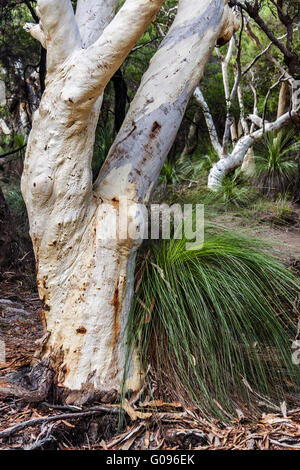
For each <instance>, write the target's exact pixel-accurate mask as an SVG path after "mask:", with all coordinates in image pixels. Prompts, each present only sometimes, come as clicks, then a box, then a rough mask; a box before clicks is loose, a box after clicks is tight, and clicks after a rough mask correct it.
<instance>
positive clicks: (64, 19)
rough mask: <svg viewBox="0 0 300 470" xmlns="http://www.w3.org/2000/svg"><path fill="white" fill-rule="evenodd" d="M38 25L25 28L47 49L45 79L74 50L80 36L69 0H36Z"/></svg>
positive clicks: (77, 47)
mask: <svg viewBox="0 0 300 470" xmlns="http://www.w3.org/2000/svg"><path fill="white" fill-rule="evenodd" d="M37 14H38V16H39V18H40V23H39V25H34V26H33V25H32V24H27V25H26V26H25V29H26V30H27V31H28V32H29V33H30V34H31V35H32V36H33V37H34V38H36V39H38V40H39V41H40V42H41V44H42V46H43V47H44V48H45V49H47V73H48V75H47V79H49V76H51V75H52V74H53V73H54V72H55V71H56V69H57V67H58V66H59V65H61V64H63V63H64V61H65V60H66V59H67V58H68V57H69V56H70V55H71V54H72V53H73V52H74V51H75V50H76V49H80V48H81V37H80V33H79V29H78V26H77V23H76V20H75V16H74V11H73V7H72V4H71V2H70V0H38V1H37Z"/></svg>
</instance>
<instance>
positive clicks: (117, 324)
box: [112, 281, 120, 347]
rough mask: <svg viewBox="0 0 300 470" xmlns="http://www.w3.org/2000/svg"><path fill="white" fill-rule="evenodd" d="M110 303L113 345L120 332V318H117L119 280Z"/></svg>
mask: <svg viewBox="0 0 300 470" xmlns="http://www.w3.org/2000/svg"><path fill="white" fill-rule="evenodd" d="M112 305H113V307H114V336H113V347H114V346H115V344H116V343H117V341H118V338H119V334H120V319H119V313H120V312H119V310H120V291H119V281H118V284H117V287H116V288H115V292H114V296H113V299H112Z"/></svg>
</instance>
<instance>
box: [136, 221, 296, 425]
mask: <svg viewBox="0 0 300 470" xmlns="http://www.w3.org/2000/svg"><path fill="white" fill-rule="evenodd" d="M218 232H219V233H218ZM264 249H265V247H264V245H262V243H261V242H257V241H256V240H254V239H251V238H245V237H242V236H241V235H238V234H236V233H232V232H226V231H221V233H220V229H216V227H208V228H207V230H206V239H205V243H204V246H203V248H202V249H201V250H198V251H186V250H185V241H184V240H171V241H169V242H168V241H164V242H162V243H161V244H160V245H158V246H157V245H153V246H152V248H151V255H150V256H149V257H148V258H147V259H145V260H141V264H140V273H143V275H142V281H141V282H139V283H138V286H139V287H138V291H137V294H136V299H135V303H134V306H133V310H132V312H131V316H130V320H129V323H128V348H129V351H130V350H131V349H132V348H137V349H138V351H139V354H140V359H141V362H142V364H143V367H144V368H145V370H146V369H147V366H148V364H149V363H150V364H151V367H152V370H154V371H155V376H156V380H157V381H158V389H159V393H160V394H161V395H165V394H166V393H167V394H168V396H171V398H172V399H173V398H174V399H176V400H178V399H179V400H184V401H185V403H190V404H193V405H195V406H197V407H198V408H199V409H200V410H201V411H203V412H204V413H206V414H207V415H211V414H213V415H214V416H216V415H219V416H222V417H224V416H225V415H226V416H227V417H228V415H230V414H232V413H233V412H234V410H235V409H236V408H237V407H239V408H241V409H243V411H244V413H247V412H250V411H251V412H252V413H253V412H254V411H255V409H256V408H257V406H258V404H257V400H256V399H255V396H256V395H255V394H259V395H260V396H263V397H265V399H266V400H275V401H276V404H278V403H279V402H280V400H282V399H283V397H285V395H286V393H287V391H288V389H289V386H290V384H292V383H295V382H298V381H299V379H298V378H297V374H298V375H299V371H298V370H297V369H296V366H293V364H292V360H291V355H292V354H291V339H294V338H295V335H296V329H295V326H294V324H293V322H292V320H291V314H292V312H293V302H294V299H295V297H296V296H297V295H298V294H299V283H298V282H297V280H296V279H295V278H294V277H293V275H292V274H291V273H290V272H289V271H288V270H287V269H285V268H284V267H283V266H281V265H280V264H279V263H277V262H276V261H275V260H274V259H273V258H272V257H270V256H269V255H268V254H267V253H266V252H265V251H264ZM158 268H159V269H158ZM162 273H163V275H162ZM153 299H155V302H153ZM150 311H151V314H149V312H150ZM245 383H247V384H250V386H251V388H252V390H253V391H254V392H255V393H254V394H252V393H250V391H249V387H247V386H245ZM250 395H251V396H250ZM257 396H258V395H257ZM260 401H261V400H260ZM221 409H222V410H223V411H222V410H221Z"/></svg>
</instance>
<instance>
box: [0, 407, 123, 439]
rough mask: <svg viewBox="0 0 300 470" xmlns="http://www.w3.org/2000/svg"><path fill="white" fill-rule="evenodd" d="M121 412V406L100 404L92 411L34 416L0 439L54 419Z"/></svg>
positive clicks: (0, 435)
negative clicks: (42, 416)
mask: <svg viewBox="0 0 300 470" xmlns="http://www.w3.org/2000/svg"><path fill="white" fill-rule="evenodd" d="M119 412H120V408H119V407H109V406H98V407H97V409H95V408H94V409H93V410H92V411H82V412H80V413H62V414H59V415H55V416H47V417H45V418H34V419H30V420H28V421H24V422H23V423H18V424H15V426H12V427H10V428H8V429H5V430H4V431H1V432H0V439H3V438H6V437H9V436H11V435H12V434H15V433H16V432H19V431H21V430H22V429H25V428H28V427H31V426H37V425H38V424H45V423H50V422H52V421H60V420H62V419H74V418H82V417H85V416H96V415H98V414H101V413H112V414H118V413H119Z"/></svg>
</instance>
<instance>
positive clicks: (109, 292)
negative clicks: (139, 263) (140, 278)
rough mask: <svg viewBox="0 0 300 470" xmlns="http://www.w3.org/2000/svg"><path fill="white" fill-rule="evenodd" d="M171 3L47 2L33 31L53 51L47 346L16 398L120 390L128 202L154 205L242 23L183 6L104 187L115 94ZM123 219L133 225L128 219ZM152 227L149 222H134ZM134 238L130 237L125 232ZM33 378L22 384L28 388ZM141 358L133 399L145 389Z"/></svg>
mask: <svg viewBox="0 0 300 470" xmlns="http://www.w3.org/2000/svg"><path fill="white" fill-rule="evenodd" d="M163 3H164V1H163V0H126V2H125V3H124V5H123V6H122V8H121V9H120V10H119V12H118V13H117V14H116V15H115V16H114V11H115V8H116V6H117V1H116V0H78V2H77V11H76V14H74V11H73V8H72V5H71V2H70V1H69V0H38V2H37V13H38V16H39V18H40V23H39V25H27V30H28V31H29V32H30V33H31V34H32V35H33V36H34V37H35V38H36V39H38V40H39V41H40V42H41V44H42V45H43V46H44V47H45V48H46V49H47V77H46V90H45V92H44V94H43V97H42V100H41V103H40V107H39V109H38V110H37V112H36V113H35V115H34V118H33V123H32V131H31V134H30V137H29V141H28V146H27V153H26V158H25V164H24V173H23V177H22V193H23V196H24V199H25V201H26V205H27V209H28V215H29V221H30V234H31V238H32V241H33V245H34V251H35V257H36V270H37V283H38V289H39V295H40V298H41V299H42V300H43V302H44V317H45V318H44V326H45V336H44V337H43V338H42V340H41V342H40V348H39V351H38V352H37V353H36V355H35V359H34V362H33V364H32V365H31V368H29V369H28V370H27V371H26V374H27V376H26V381H27V386H26V390H25V388H24V385H23V384H24V377H22V374H20V373H19V374H17V375H15V376H14V377H13V378H12V377H6V378H5V379H4V380H2V385H1V390H2V393H5V394H9V393H10V394H15V395H21V396H22V397H23V398H26V397H28V398H29V399H31V400H33V399H34V400H39V399H43V398H44V397H45V395H46V394H47V391H48V389H49V386H50V384H51V382H53V381H54V383H55V384H56V386H57V388H56V389H57V390H60V391H62V396H63V398H64V399H65V400H66V401H67V402H68V403H71V402H72V403H82V402H84V401H86V400H87V399H90V398H92V397H95V395H99V394H100V395H101V394H102V393H105V392H107V391H110V390H117V391H119V390H120V387H121V383H122V378H123V370H124V361H125V355H126V354H125V338H124V337H125V332H124V330H125V325H126V321H127V316H128V313H129V310H130V306H131V300H132V296H133V275H134V266H135V257H136V252H137V249H138V247H139V245H140V242H141V241H140V240H138V241H137V240H134V239H132V238H131V237H130V236H129V234H127V236H126V237H124V239H123V238H118V237H117V239H114V238H113V237H110V236H108V237H105V232H106V231H110V229H111V223H112V222H111V221H112V220H113V216H114V215H116V214H119V209H120V198H126V200H127V201H128V204H130V203H136V202H138V203H142V204H147V201H148V199H149V196H150V194H151V190H152V188H153V186H154V184H155V182H156V180H157V178H158V175H159V173H160V170H161V167H162V165H163V163H164V160H165V158H166V157H167V154H168V152H169V150H170V148H171V146H172V143H173V141H174V139H175V137H176V134H177V131H178V128H179V126H180V123H181V120H182V117H183V115H184V112H185V109H186V106H187V103H188V101H189V99H190V97H191V95H192V93H193V92H194V89H195V87H196V85H197V84H198V82H199V80H200V78H201V77H202V75H203V71H204V67H205V65H206V63H207V61H208V59H209V57H210V54H211V53H212V51H213V48H214V46H215V44H216V42H217V40H218V39H219V38H220V37H221V38H223V41H224V42H226V41H227V40H229V39H230V38H231V36H232V34H233V32H234V29H235V25H236V23H235V22H234V20H233V14H232V12H231V9H230V8H229V7H228V5H227V1H226V0H194V1H193V2H191V1H190V0H180V1H179V5H178V13H177V16H176V18H175V20H174V22H173V24H172V26H171V28H170V30H169V32H168V34H167V35H166V37H165V38H164V40H163V41H162V43H161V46H160V47H159V49H158V51H157V53H156V54H155V56H154V57H153V59H152V60H151V62H150V65H149V68H148V70H147V72H146V73H145V75H144V77H143V79H142V82H141V84H140V87H139V89H138V91H137V94H136V96H135V98H134V100H133V102H132V103H131V106H130V109H129V112H128V114H127V116H126V118H125V121H124V123H123V126H122V128H121V129H120V132H119V134H118V135H117V137H116V140H115V142H114V144H113V146H112V148H111V150H110V152H109V154H108V156H107V159H106V162H105V163H104V165H103V167H102V169H101V171H100V173H99V176H98V178H97V180H96V182H95V183H94V184H93V182H92V172H91V159H92V154H93V144H94V138H95V129H96V125H97V121H98V118H99V113H100V108H101V101H102V100H101V95H102V93H103V91H104V89H105V86H106V85H107V83H108V82H109V80H110V79H111V77H112V76H113V75H114V73H115V72H116V71H117V70H118V68H119V67H120V65H121V64H122V62H123V61H124V59H125V58H126V56H127V55H128V54H129V52H130V51H131V49H132V47H133V46H134V44H135V43H136V42H137V40H138V39H139V38H140V36H141V35H142V34H143V32H144V31H145V30H146V28H147V26H148V24H149V23H150V22H151V21H152V20H153V19H154V17H155V15H156V13H157V12H158V10H159V8H160V7H161V6H162V4H163ZM121 215H122V214H121ZM129 222H130V224H132V225H133V226H134V227H135V228H138V227H139V225H140V224H141V223H142V222H143V221H142V220H141V214H139V213H138V212H137V211H136V212H135V213H131V219H130V220H129ZM126 229H127V227H125V230H126ZM20 377H21V378H20ZM140 377H141V374H140V370H139V367H138V366H137V361H135V360H134V359H132V363H131V368H130V371H129V374H128V380H127V384H126V386H127V388H128V389H129V390H136V389H138V387H139V385H140Z"/></svg>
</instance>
